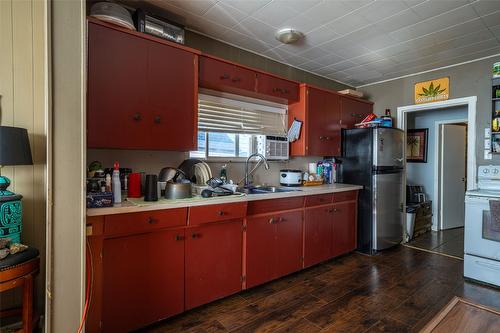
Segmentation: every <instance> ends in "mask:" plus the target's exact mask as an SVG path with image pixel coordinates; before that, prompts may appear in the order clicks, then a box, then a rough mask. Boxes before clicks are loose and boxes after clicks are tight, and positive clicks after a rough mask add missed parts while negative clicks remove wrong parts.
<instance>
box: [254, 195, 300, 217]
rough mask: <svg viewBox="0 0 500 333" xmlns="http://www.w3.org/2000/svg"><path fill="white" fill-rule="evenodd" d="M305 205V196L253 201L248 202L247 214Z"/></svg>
mask: <svg viewBox="0 0 500 333" xmlns="http://www.w3.org/2000/svg"><path fill="white" fill-rule="evenodd" d="M303 205H304V197H293V198H283V199H268V200H258V201H251V202H249V203H248V210H247V215H256V214H263V213H269V212H276V211H281V210H289V209H296V208H302V207H303Z"/></svg>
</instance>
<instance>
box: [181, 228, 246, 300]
mask: <svg viewBox="0 0 500 333" xmlns="http://www.w3.org/2000/svg"><path fill="white" fill-rule="evenodd" d="M242 228H243V221H242V220H233V221H228V222H223V223H214V224H206V225H203V226H197V227H193V228H188V229H186V309H192V308H194V307H197V306H199V305H202V304H205V303H208V302H211V301H213V300H216V299H218V298H221V297H224V296H228V295H231V294H234V293H236V292H238V291H240V290H241V272H242V238H243V229H242Z"/></svg>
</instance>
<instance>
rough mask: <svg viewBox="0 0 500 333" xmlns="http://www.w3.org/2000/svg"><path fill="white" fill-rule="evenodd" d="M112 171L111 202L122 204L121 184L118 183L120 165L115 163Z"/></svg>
mask: <svg viewBox="0 0 500 333" xmlns="http://www.w3.org/2000/svg"><path fill="white" fill-rule="evenodd" d="M113 167H114V170H113V177H112V178H113V200H114V203H120V202H122V184H121V182H120V164H119V163H118V161H117V162H115V164H114V166H113Z"/></svg>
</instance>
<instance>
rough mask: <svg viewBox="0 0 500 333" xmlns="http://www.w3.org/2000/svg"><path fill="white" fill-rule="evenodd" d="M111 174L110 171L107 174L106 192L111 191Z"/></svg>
mask: <svg viewBox="0 0 500 333" xmlns="http://www.w3.org/2000/svg"><path fill="white" fill-rule="evenodd" d="M111 191H112V190H111V175H110V174H109V173H107V174H106V192H111Z"/></svg>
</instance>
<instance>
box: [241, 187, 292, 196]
mask: <svg viewBox="0 0 500 333" xmlns="http://www.w3.org/2000/svg"><path fill="white" fill-rule="evenodd" d="M242 192H243V193H246V194H266V193H284V192H300V190H299V189H296V188H289V187H277V186H255V187H250V188H245V189H242Z"/></svg>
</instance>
